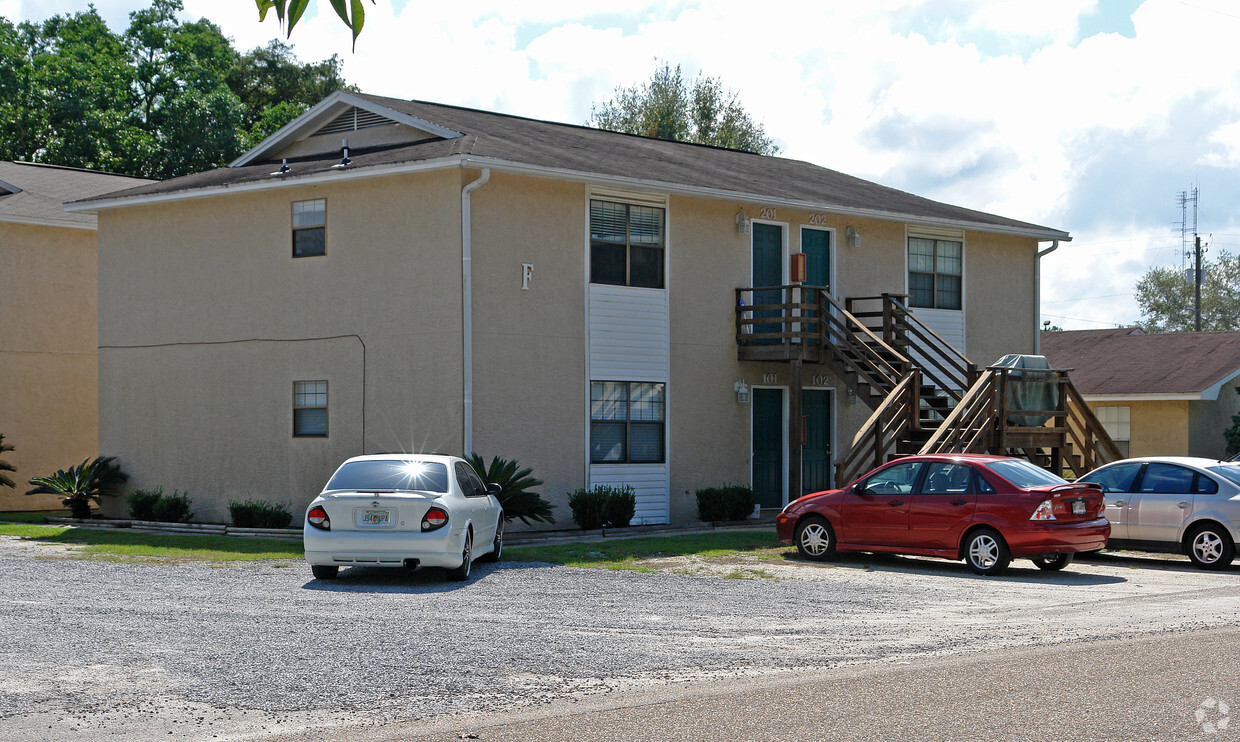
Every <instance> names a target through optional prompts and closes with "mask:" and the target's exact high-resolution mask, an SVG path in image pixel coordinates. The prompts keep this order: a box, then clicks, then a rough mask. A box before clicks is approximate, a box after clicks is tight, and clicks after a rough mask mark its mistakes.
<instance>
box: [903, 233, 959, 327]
mask: <svg viewBox="0 0 1240 742" xmlns="http://www.w3.org/2000/svg"><path fill="white" fill-rule="evenodd" d="M963 267H964V243H962V242H958V241H955V240H933V239H928V238H925V237H910V238H909V240H908V294H909V296H908V303H909V306H913V307H929V308H932V309H960V308H961V307H962V306H963V297H964V291H963V288H962V286H963V282H962V274H963V272H964V271H963Z"/></svg>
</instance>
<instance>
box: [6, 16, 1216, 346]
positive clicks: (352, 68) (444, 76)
mask: <svg viewBox="0 0 1240 742" xmlns="http://www.w3.org/2000/svg"><path fill="white" fill-rule="evenodd" d="M148 4H149V2H146V1H144V0H96V1H95V7H97V8H98V9H99V12H100V13H101V14H102V15H103V16H104V18H105V19H107V21H108V22H109V24H110V25H111V26H112V28H113V29H114V30H123V29H124V28H125V27H126V26H127V25H128V13H129V12H130V11H132V10H135V9H138V8H141V7H145V6H146V5H148ZM184 4H185V16H186V18H195V19H196V18H198V17H201V16H206V17H207V18H209V19H210V20H211V21H213V22H215V23H216V24H217V25H219V26H220V27H221V28H222V29H223V30H224V33H225V34H227V35H229V36H231V37H232V39H233V41H234V44H235V45H236V46H237V47H238V48H239V49H246V50H248V49H250V48H252V47H255V46H259V45H263V44H265V43H266V42H267V41H268V40H270V39H271V38H274V37H276V36H278V35H279V34H280V30H279V28H278V27H277V26H276V24H275V18H274V14H271V16H272V17H270V18H269V19H268V21H267V22H266V23H263V24H259V23H258V20H257V12H256V10H255V6H254V3H253V0H184ZM599 6H603V8H604V9H601V10H596V9H595V8H596V7H599ZM85 7H86V2H85V0H0V16H4V17H7V18H9V19H10V20H14V21H16V20H26V19H41V18H44V17H46V16H48V15H50V14H53V13H65V12H77V11H80V10H84V9H85ZM366 10H367V16H366V28H365V30H364V31H363V33H362V36H361V38H360V39H359V40H358V47H357V51H356V53H353V52H350V42H349V35H348V31H347V29H345V27H344V26H343V24H341V23H340V21H339V20H338V19H337V18H336V17H335V14H334V13H333V12H332V11H331V7H330V4H329V3H328V2H327V0H312V2H311V9H310V10H309V11H308V12H307V14H306V16H305V17H304V18H303V19H302V21H301V23H300V24H299V25H298V26H297V28H296V30H295V31H294V33H293V37H292V43H293V44H294V46H295V49H296V52H297V54H298V56H299V57H300V58H301V59H303V60H306V61H309V60H319V59H323V58H325V57H328V56H330V55H331V54H335V53H338V54H340V55H341V57H342V58H343V59H344V72H345V77H346V79H348V80H349V81H350V82H351V83H354V84H356V85H358V86H359V87H360V88H361V89H362V90H364V91H366V92H369V93H375V94H379V95H388V96H395V97H402V98H416V99H421V100H430V101H436V102H442V103H451V104H456V105H463V106H470V107H476V108H484V109H489V110H496V111H502V112H506V113H513V114H518V115H522V116H529V117H534V118H541V119H549V120H554V121H565V122H569V123H584V122H585V120H586V118H587V117H588V116H589V114H590V106H591V104H592V103H594V102H597V101H599V100H602V99H605V98H606V97H608V96H609V95H610V94H611V93H612V92H614V90H615V88H616V86H618V85H632V84H635V83H638V82H641V81H643V80H645V79H647V78H648V77H649V75H650V73H651V72H652V70H653V69H654V65H655V61H654V60H655V59H656V58H658V59H663V60H667V61H669V62H671V63H673V64H680V65H681V66H682V67H683V69H684V70H685V71H686V72H687V73H689V74H691V75H692V74H697V73H699V72H700V73H705V74H707V75H710V76H716V77H721V78H722V79H723V81H724V83H725V85H727V86H728V87H730V88H732V89H735V90H737V91H739V92H740V94H741V97H742V101H743V104H744V105H745V107H746V108H747V109H748V110H749V111H750V112H751V113H752V114H753V115H754V116H755V117H756V118H757V119H758V120H759V121H761V123H762V124H763V125H764V126H765V128H766V131H767V133H768V134H770V135H771V136H773V137H774V139H775V141H776V142H777V143H778V145H779V146H780V147H781V148H782V150H783V152H782V154H783V155H784V156H786V157H791V158H795V159H801V160H808V161H810V162H814V163H816V164H819V165H822V166H825V167H829V168H832V169H835V170H841V171H844V172H846V173H849V174H852V175H857V176H860V177H863V178H868V179H870V180H874V181H877V182H880V183H883V184H885V185H889V186H894V187H897V188H901V189H904V190H908V191H912V192H914V193H917V194H919V195H923V196H928V197H930V198H934V199H937V200H941V201H947V202H950V203H954V204H959V205H962V206H968V207H971V208H976V209H981V210H983V211H989V212H992V213H996V214H1001V215H1003V216H1008V217H1012V218H1016V219H1022V220H1025V221H1030V222H1034V223H1037V224H1042V225H1046V226H1050V227H1054V228H1058V229H1063V230H1065V231H1068V232H1070V233H1071V234H1072V235H1073V241H1072V242H1071V243H1066V244H1062V245H1061V246H1060V248H1059V250H1057V251H1056V252H1054V253H1053V254H1051V255H1049V256H1047V257H1046V258H1044V259H1043V271H1044V273H1043V288H1042V302H1043V303H1042V312H1043V314H1042V316H1043V319H1044V320H1050V321H1051V322H1052V323H1053V324H1055V325H1058V326H1061V327H1064V328H1067V329H1088V328H1101V327H1107V326H1115V325H1120V324H1130V323H1132V322H1135V321H1136V320H1138V319H1139V318H1140V313H1139V311H1138V309H1137V306H1136V303H1135V302H1134V301H1133V299H1132V289H1133V286H1134V285H1135V284H1136V281H1137V279H1138V278H1139V277H1140V276H1141V275H1142V274H1143V273H1144V272H1145V271H1146V270H1148V269H1149V268H1150V267H1152V266H1174V267H1177V268H1178V267H1180V265H1181V232H1180V224H1179V222H1180V218H1181V213H1180V207H1179V205H1178V202H1177V195H1178V194H1179V193H1180V192H1181V191H1186V190H1188V189H1191V188H1193V187H1197V188H1199V189H1200V201H1199V209H1198V228H1199V231H1200V232H1201V233H1202V234H1203V235H1207V239H1208V240H1209V242H1210V245H1211V246H1210V252H1211V254H1218V253H1219V252H1229V253H1233V254H1234V253H1236V252H1240V54H1238V53H1237V52H1236V41H1235V40H1236V39H1237V38H1240V4H1238V3H1235V2H1234V0H1145V1H1144V2H1142V1H1141V0H1039V1H1037V2H1032V1H1030V0H879V1H876V2H856V0H838V1H837V0H808V1H803V2H785V1H784V0H771V1H770V2H765V3H752V2H747V3H740V2H735V1H733V0H718V1H716V0H679V1H677V0H670V1H666V2H633V1H630V0H619V1H618V2H617V1H616V0H612V2H608V3H606V4H605V5H603V4H595V3H591V2H589V0H584V1H583V0H527V1H525V2H512V1H511V0H475V1H474V2H471V3H466V4H464V5H450V6H444V5H442V4H435V5H430V4H425V3H420V2H417V0H378V3H377V4H375V5H371V4H369V3H367V4H366ZM1189 218H1190V222H1191V214H1190V217H1189ZM1190 226H1191V225H1190Z"/></svg>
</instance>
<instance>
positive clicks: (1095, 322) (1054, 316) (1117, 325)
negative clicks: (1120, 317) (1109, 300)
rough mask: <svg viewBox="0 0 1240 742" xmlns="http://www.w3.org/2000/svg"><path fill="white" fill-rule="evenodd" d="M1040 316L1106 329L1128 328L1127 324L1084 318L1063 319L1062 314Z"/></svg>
mask: <svg viewBox="0 0 1240 742" xmlns="http://www.w3.org/2000/svg"><path fill="white" fill-rule="evenodd" d="M1042 316H1043V317H1051V318H1053V319H1070V320H1072V321H1073V322H1088V323H1090V324H1094V325H1106V326H1107V327H1128V326H1129V325H1128V324H1125V323H1123V322H1104V321H1102V320H1098V319H1085V318H1084V317H1065V316H1063V315H1062V314H1043V315H1042Z"/></svg>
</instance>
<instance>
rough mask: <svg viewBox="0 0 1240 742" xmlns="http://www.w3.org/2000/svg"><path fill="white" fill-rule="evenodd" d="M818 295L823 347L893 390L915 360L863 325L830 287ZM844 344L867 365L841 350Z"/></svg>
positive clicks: (886, 389) (875, 382) (868, 379)
mask: <svg viewBox="0 0 1240 742" xmlns="http://www.w3.org/2000/svg"><path fill="white" fill-rule="evenodd" d="M818 296H819V297H820V298H821V301H822V303H823V311H822V312H821V314H822V315H823V316H822V320H823V323H822V325H821V328H822V332H823V336H822V343H823V348H824V349H825V350H827V351H828V352H830V353H832V355H834V357H835V358H836V360H837V361H838V362H840V363H842V364H844V365H845V366H849V367H851V368H852V369H853V370H854V371H856V372H857V374H858V376H859V377H861V378H863V379H864V380H865V381H866V383H867V384H869V385H870V386H871V387H874V388H875V389H878V390H880V391H882V392H883V393H889V392H890V391H891V390H892V389H894V388H895V387H896V386H897V385H898V384H899V383H900V381H901V380H902V379H903V378H904V377H905V376H906V375H907V374H908V373H909V371H910V369H912V367H913V362H912V361H910V360H909V358H908V356H906V355H904V354H903V353H901V352H900V351H899V350H897V349H895V348H893V347H892V346H891V345H890V344H889V343H887V341H885V340H883V338H881V337H879V336H878V335H876V334H874V332H873V331H872V330H871V329H870V328H868V327H866V326H865V325H863V324H862V323H861V322H860V321H859V320H858V319H857V318H856V317H854V316H853V315H852V313H851V312H849V311H848V309H847V308H846V307H845V306H844V305H843V304H842V303H841V302H840V301H839V300H838V299H836V298H835V297H834V296H832V295H831V292H830V291H828V290H827V289H825V288H824V289H821V290H820V291H819V292H818ZM832 310H834V311H832ZM841 347H843V348H847V349H848V350H850V351H852V352H853V354H855V355H856V356H857V357H858V358H860V359H862V360H863V361H865V363H866V366H862V365H861V364H859V363H857V362H856V360H854V359H853V358H852V357H851V356H849V355H847V354H845V353H842V352H840V350H841ZM884 353H886V354H887V355H890V356H891V357H892V358H894V359H895V360H896V363H898V364H899V365H898V366H897V365H894V364H892V363H891V362H890V361H888V360H887V358H885V357H884V355H883V354H884ZM876 375H877V376H876Z"/></svg>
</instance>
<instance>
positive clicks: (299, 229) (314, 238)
mask: <svg viewBox="0 0 1240 742" xmlns="http://www.w3.org/2000/svg"><path fill="white" fill-rule="evenodd" d="M326 253H327V199H324V198H316V199H315V200H313V201H294V202H293V257H295V258H306V257H310V256H312V255H325V254H326Z"/></svg>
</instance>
